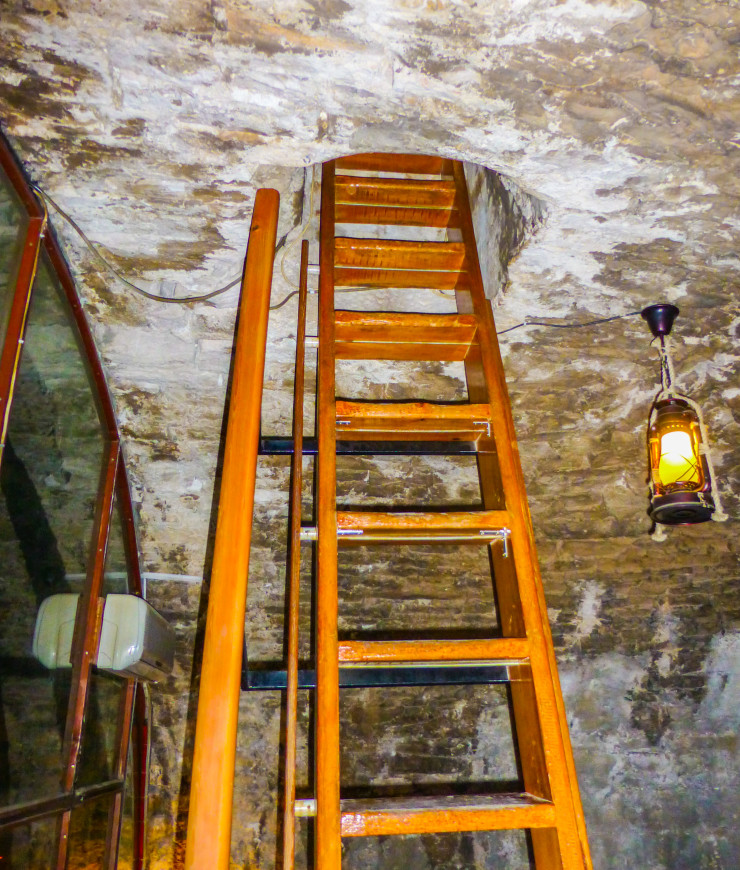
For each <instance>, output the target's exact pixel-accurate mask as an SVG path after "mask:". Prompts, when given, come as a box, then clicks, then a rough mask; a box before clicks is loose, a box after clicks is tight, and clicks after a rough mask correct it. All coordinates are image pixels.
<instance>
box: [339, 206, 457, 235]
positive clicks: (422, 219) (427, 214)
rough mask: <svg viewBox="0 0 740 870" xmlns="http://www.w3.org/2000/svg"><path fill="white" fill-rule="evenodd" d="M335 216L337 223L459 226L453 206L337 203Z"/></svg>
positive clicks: (450, 227)
mask: <svg viewBox="0 0 740 870" xmlns="http://www.w3.org/2000/svg"><path fill="white" fill-rule="evenodd" d="M335 217H336V222H337V223H338V224H374V225H378V226H394V227H434V228H438V229H439V228H441V229H456V228H457V227H459V226H460V213H459V212H458V210H457V209H455V208H405V207H403V206H393V205H355V204H353V203H338V204H337V206H336V209H335Z"/></svg>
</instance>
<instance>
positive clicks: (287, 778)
mask: <svg viewBox="0 0 740 870" xmlns="http://www.w3.org/2000/svg"><path fill="white" fill-rule="evenodd" d="M307 296H308V242H307V241H305V240H304V241H303V243H302V244H301V271H300V279H299V286H298V323H297V326H296V340H295V381H294V384H293V456H292V458H291V468H290V516H289V521H288V522H289V529H288V540H289V546H290V563H289V566H288V649H287V662H286V675H287V689H286V703H285V708H286V709H285V760H284V780H283V782H284V787H283V800H284V803H283V868H284V870H293V867H294V866H295V780H296V731H297V725H298V617H299V611H300V593H301V495H302V489H303V393H304V382H305V363H306V298H307Z"/></svg>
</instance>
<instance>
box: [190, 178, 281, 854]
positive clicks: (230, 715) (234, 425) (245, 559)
mask: <svg viewBox="0 0 740 870" xmlns="http://www.w3.org/2000/svg"><path fill="white" fill-rule="evenodd" d="M279 203H280V197H279V195H278V192H277V191H276V190H270V189H262V190H258V191H257V196H256V197H255V201H254V211H253V213H252V225H251V228H250V231H249V245H248V248H247V257H246V263H245V267H244V279H243V281H242V293H241V301H240V311H239V325H238V329H237V335H236V348H235V357H234V374H233V382H232V390H231V403H230V406H229V419H228V428H227V432H226V445H225V451H224V466H223V476H222V482H221V494H220V500H219V512H218V523H217V527H216V543H215V547H214V555H213V567H212V570H211V585H210V592H209V598H208V615H207V622H206V636H205V643H204V648H203V665H202V668H201V679H200V697H199V700H198V718H197V721H196V731H195V748H194V753H193V782H192V787H191V792H190V814H189V818H188V837H187V848H186V854H185V867H186V870H202V868H204V867H208V868H210V870H228V867H229V852H230V846H231V815H232V798H233V789H234V760H235V755H236V729H237V716H238V712H239V687H240V674H241V664H242V662H241V658H242V648H243V643H244V614H245V609H246V599H247V571H248V569H249V551H250V543H251V531H252V529H251V527H252V515H253V512H254V486H255V477H256V472H257V447H258V444H259V420H260V406H261V403H262V381H263V376H264V367H265V347H266V343H267V321H268V315H269V304H270V287H271V284H272V270H273V261H274V258H275V239H276V236H277V219H278V207H279Z"/></svg>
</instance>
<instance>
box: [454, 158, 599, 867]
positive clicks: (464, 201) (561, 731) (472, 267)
mask: <svg viewBox="0 0 740 870" xmlns="http://www.w3.org/2000/svg"><path fill="white" fill-rule="evenodd" d="M453 174H454V177H455V181H456V183H457V187H458V192H459V196H458V203H457V204H458V209H459V211H460V217H461V231H462V235H463V243H464V244H465V245H466V247H467V248H468V249H469V250H470V251H471V252H472V251H473V250H475V247H476V246H475V233H474V230H473V221H472V215H471V212H470V203H469V199H468V194H467V187H466V182H465V174H464V170H463V166H462V164H460V163H455V164H454V166H453ZM468 276H469V280H470V285H469V294H458V302H459V307H458V310H459V311H461V313H473V314H475V315H476V316H477V318H478V322H479V326H478V335H477V341H476V343H475V347H476V349H477V352H478V357H477V361H476V364H475V365H472V366H469V367H468V369H467V374H468V379H469V380H468V391H469V394H471V395H473V394H479V392H480V390H479V388H478V384H480V383H483V384H485V389H486V391H487V394H488V397H489V401H491V402H492V403H493V404H495V406H496V407H497V408H498V407H500V408H501V413H500V414H496V415H494V418H493V436H494V440H495V443H496V448H497V454H498V468H497V470H496V473H497V475H498V477H499V480H500V484H501V486H502V487H503V491H504V494H505V501H506V506H507V509H508V511H509V513H510V514H511V530H512V535H511V550H512V553H513V563H509V564H510V565H512V564H513V567H514V571H515V574H514V575H513V576H514V577H515V578H516V584H517V592H518V597H519V604H520V607H521V620H522V622H523V623H524V628H525V631H526V635H527V637H528V638H529V640H530V642H531V644H532V651H531V657H530V665H531V670H532V681H533V682H532V685H533V695H532V698H533V699H534V704H535V709H534V710H532V709H531V701H528V700H527V699H526V698H525V697H521V696H520V697H519V703H518V704H517V709H516V710H515V716H516V718H517V720H518V719H519V717H520V716H521V717H522V723H523V725H522V727H524V728H527V727H528V725H527V717H532V716H533V717H534V720H535V721H536V722H537V727H539V729H540V734H541V743H540V746H539V747H538V746H537V742H538V737H537V734H536V730H532V729H531V728H530V731H529V736H528V738H527V739H525V740H524V742H522V741H520V743H519V748H520V753H521V754H522V767H523V768H524V769H526V768H527V767H529V768H530V776H531V777H532V778H535V777H537V776H540V773H541V772H540V771H539V770H538V768H539V767H541V761H540V760H541V758H542V755H543V754H544V759H545V765H546V773H547V778H548V783H549V788H550V793H551V795H552V799H553V802H554V804H555V806H556V807H557V817H558V825H557V838H554V837H552V836H551V835H547V836H542V837H540V836H533V844H534V849H535V863H536V866H537V870H561V868H565V870H591V868H592V863H591V857H590V852H589V847H588V840H587V837H586V829H585V823H584V819H583V810H582V807H581V801H580V794H579V790H578V782H577V780H576V776H575V765H574V762H573V756H572V750H571V747H570V739H569V736H568V729H567V720H566V716H565V708H564V705H563V700H562V693H561V689H560V683H559V680H558V675H557V665H556V662H555V653H554V649H553V644H552V636H551V634H550V627H549V623H548V617H547V607H546V604H545V596H544V590H543V587H542V580H541V577H540V573H539V565H538V563H537V555H536V549H535V543H534V531H533V529H532V521H531V517H530V514H529V506H528V504H527V498H526V493H525V488H524V475H523V473H522V469H521V464H520V461H519V453H518V448H517V442H516V434H515V431H514V421H513V418H512V415H511V405H510V402H509V396H508V390H507V387H506V380H505V377H504V370H503V364H502V362H501V355H500V352H499V347H498V339H497V336H496V328H495V325H494V322H493V314H492V312H491V305H490V302H489V301H488V300H487V299H486V297H485V292H484V287H483V280H482V276H481V273H480V266H479V263H478V259H477V257H473V256H471V257H470V258H469V263H468ZM471 380H472V383H471ZM471 387H472V391H471ZM481 467H484V466H481ZM481 484H482V486H483V488H484V490H485V487H486V482H485V480H484V479H482V480H481Z"/></svg>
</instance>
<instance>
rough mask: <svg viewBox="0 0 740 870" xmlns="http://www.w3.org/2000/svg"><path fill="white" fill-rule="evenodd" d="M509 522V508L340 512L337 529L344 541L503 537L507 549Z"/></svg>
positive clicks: (480, 540) (477, 541)
mask: <svg viewBox="0 0 740 870" xmlns="http://www.w3.org/2000/svg"><path fill="white" fill-rule="evenodd" d="M508 522H509V514H508V513H507V512H506V511H455V512H453V511H449V512H445V513H421V512H418V513H417V512H414V513H381V512H372V513H370V512H367V513H365V512H363V513H359V512H354V511H352V512H350V511H338V512H337V532H338V534H339V540H340V543H343V544H364V543H371V542H383V541H387V542H394V541H396V542H399V543H400V542H414V541H418V542H425V543H439V544H444V543H446V542H452V541H454V542H459V543H470V544H488V543H492V542H493V541H495V540H500V541H501V542H502V543H503V546H504V553H506V547H507V539H508V535H509V529H508V527H507V525H508Z"/></svg>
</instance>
